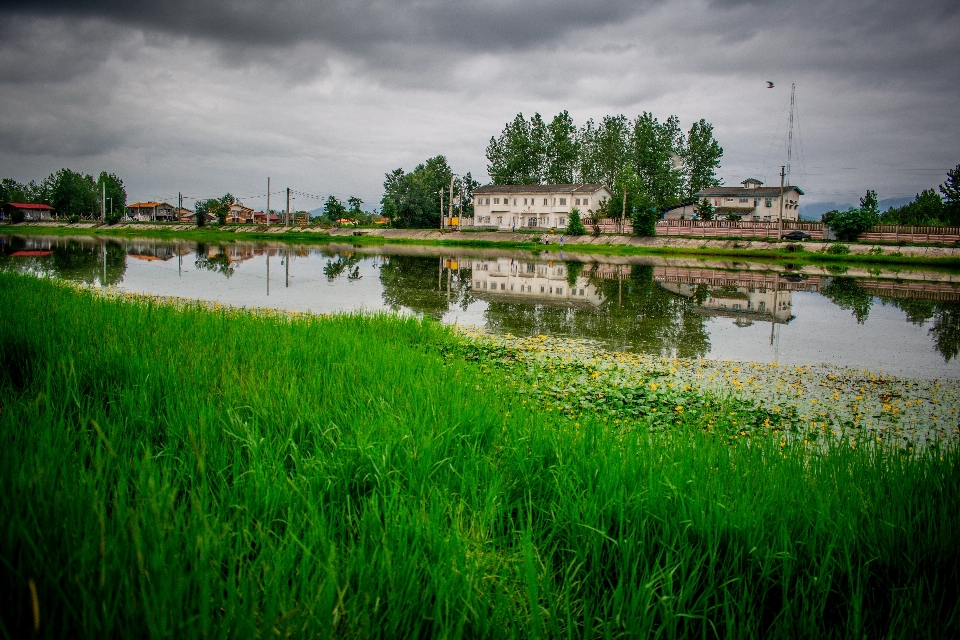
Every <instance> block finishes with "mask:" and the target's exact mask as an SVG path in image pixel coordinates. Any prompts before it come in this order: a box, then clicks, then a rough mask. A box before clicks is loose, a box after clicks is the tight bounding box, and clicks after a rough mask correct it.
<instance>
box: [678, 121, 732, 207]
mask: <svg viewBox="0 0 960 640" xmlns="http://www.w3.org/2000/svg"><path fill="white" fill-rule="evenodd" d="M682 157H683V163H684V167H685V169H686V172H687V196H688V197H691V198H692V197H693V194H695V193H697V192H699V191H702V190H703V189H705V188H707V187H714V186H718V185H719V184H720V180H718V179H717V169H718V168H719V167H720V158H721V157H723V147H721V146H720V143H719V142H717V141H716V140H715V139H714V137H713V125H712V124H710V123H708V122H707V121H706V120H703V119H702V118H701V119H700V121H699V122H694V123H693V126H691V127H690V132H689V133H688V134H687V144H686V146H685V147H684V150H683V154H682Z"/></svg>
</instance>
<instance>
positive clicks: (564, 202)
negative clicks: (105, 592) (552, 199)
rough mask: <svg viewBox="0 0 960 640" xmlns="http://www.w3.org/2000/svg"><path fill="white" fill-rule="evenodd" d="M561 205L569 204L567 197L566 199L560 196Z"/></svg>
mask: <svg viewBox="0 0 960 640" xmlns="http://www.w3.org/2000/svg"><path fill="white" fill-rule="evenodd" d="M560 206H562V207H565V206H567V199H566V198H560Z"/></svg>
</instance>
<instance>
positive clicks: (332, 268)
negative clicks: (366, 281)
mask: <svg viewBox="0 0 960 640" xmlns="http://www.w3.org/2000/svg"><path fill="white" fill-rule="evenodd" d="M362 260H363V256H360V255H356V254H353V253H342V254H337V257H336V259H334V260H327V264H326V266H325V267H324V268H323V275H325V276H327V281H328V282H333V281H334V280H336V279H337V278H339V277H340V276H341V275H343V274H344V273H346V274H347V280H350V281H351V282H352V281H354V280H359V279H360V278H362V277H363V276H361V275H360V267H359V266H358V265H359V264H360V262H361V261H362Z"/></svg>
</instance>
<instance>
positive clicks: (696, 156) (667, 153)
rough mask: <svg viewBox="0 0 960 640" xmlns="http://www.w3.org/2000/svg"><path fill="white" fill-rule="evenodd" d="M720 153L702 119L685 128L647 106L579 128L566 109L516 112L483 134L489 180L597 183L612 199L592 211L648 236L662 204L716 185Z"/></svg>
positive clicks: (674, 118) (689, 197)
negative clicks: (627, 222)
mask: <svg viewBox="0 0 960 640" xmlns="http://www.w3.org/2000/svg"><path fill="white" fill-rule="evenodd" d="M722 156H723V147H721V146H720V144H719V142H717V140H716V139H715V138H714V136H713V125H712V124H710V123H708V122H707V121H706V120H703V119H701V120H699V121H698V122H694V123H693V125H692V126H691V127H690V129H689V130H688V131H687V132H686V133H684V131H683V130H682V128H681V127H680V119H679V118H678V117H677V116H675V115H672V116H670V117H669V118H667V119H666V120H664V121H663V122H660V121H659V120H658V119H657V118H656V117H655V116H654V115H653V114H652V113H649V112H646V111H645V112H643V113H642V114H640V115H639V116H637V117H636V118H634V119H633V120H630V119H628V118H627V117H626V116H625V115H622V114H620V115H612V116H605V117H604V118H602V119H601V120H600V122H599V123H596V122H594V120H592V119H590V120H587V122H586V123H584V124H583V125H582V126H580V127H577V126H576V125H575V124H574V122H573V118H571V117H570V114H569V113H568V112H567V111H563V112H561V113H559V114H557V115H555V116H554V117H553V118H552V119H551V120H550V121H549V122H547V121H546V120H544V119H543V117H542V116H541V115H540V114H539V113H535V114H534V115H533V117H531V118H529V119H526V118H524V116H523V114H522V113H518V114H517V115H516V117H515V118H514V119H513V120H512V121H511V122H508V123H506V125H505V126H504V128H503V131H502V132H501V133H500V135H499V136H494V137H491V138H490V143H489V144H488V145H487V160H488V162H489V164H488V165H487V172H488V173H489V174H490V177H491V178H492V180H493V183H494V184H577V183H591V184H593V183H597V184H602V185H604V186H605V187H607V189H609V190H610V192H611V194H612V195H613V198H612V200H611V201H609V202H608V203H607V205H606V207H604V208H602V209H601V210H600V211H599V212H598V215H600V216H603V217H612V218H619V217H621V215H622V214H623V213H626V215H627V217H629V218H631V219H632V220H633V222H634V228H635V230H636V231H637V233H641V234H643V235H653V233H654V229H655V226H656V220H657V219H658V218H659V213H660V212H661V211H663V210H664V209H666V208H668V207H671V206H673V205H676V204H680V203H682V202H689V201H691V200H692V199H693V194H695V193H697V192H698V191H701V190H703V189H704V188H706V187H710V186H715V185H719V184H720V180H719V179H718V178H717V169H718V168H719V167H720V158H721V157H722Z"/></svg>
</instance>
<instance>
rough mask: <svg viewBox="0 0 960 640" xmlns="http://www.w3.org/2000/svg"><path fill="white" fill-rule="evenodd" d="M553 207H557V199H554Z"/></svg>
mask: <svg viewBox="0 0 960 640" xmlns="http://www.w3.org/2000/svg"><path fill="white" fill-rule="evenodd" d="M553 206H557V199H556V198H554V199H553Z"/></svg>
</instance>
